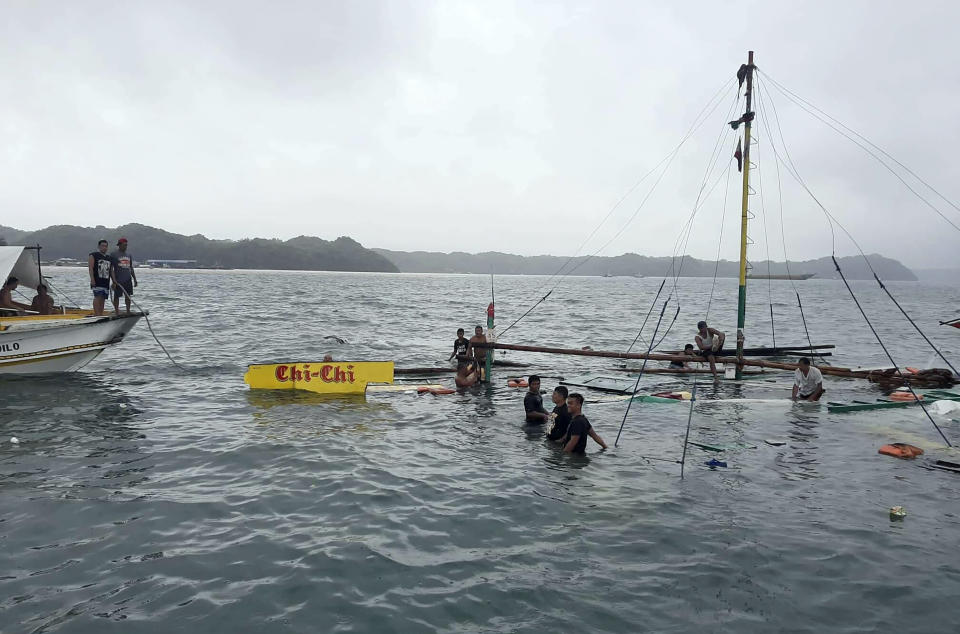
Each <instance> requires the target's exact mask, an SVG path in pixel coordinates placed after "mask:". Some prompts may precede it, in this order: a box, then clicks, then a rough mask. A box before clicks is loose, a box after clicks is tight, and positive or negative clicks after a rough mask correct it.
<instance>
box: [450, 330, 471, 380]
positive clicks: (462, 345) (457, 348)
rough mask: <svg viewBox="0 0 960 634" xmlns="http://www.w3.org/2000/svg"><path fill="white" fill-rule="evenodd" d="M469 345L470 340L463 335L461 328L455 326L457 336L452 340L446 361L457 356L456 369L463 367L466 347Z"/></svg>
mask: <svg viewBox="0 0 960 634" xmlns="http://www.w3.org/2000/svg"><path fill="white" fill-rule="evenodd" d="M469 346H470V340H469V339H467V338H466V337H464V336H463V328H457V338H456V340H455V341H454V342H453V352H451V353H450V358H449V359H447V361H450V360H452V359H453V358H454V357H456V358H457V369H458V370H459V369H460V368H462V367H463V365H464V364H465V363H466V362H467V348H468V347H469Z"/></svg>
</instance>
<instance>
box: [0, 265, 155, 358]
mask: <svg viewBox="0 0 960 634" xmlns="http://www.w3.org/2000/svg"><path fill="white" fill-rule="evenodd" d="M0 273H2V274H3V280H4V281H6V280H7V279H8V278H9V277H11V276H13V277H16V278H17V279H18V280H19V282H20V286H21V287H22V288H24V289H30V293H31V294H32V293H33V289H36V287H37V286H38V285H39V284H40V283H41V281H42V277H43V274H42V272H41V270H40V264H39V248H38V247H23V246H13V247H10V246H4V247H0ZM58 311H59V312H57V313H56V314H54V315H39V314H37V313H32V312H30V311H22V312H25V313H26V314H22V315H21V314H14V313H13V312H12V311H2V312H0V376H2V375H6V374H47V373H58V372H76V371H77V370H79V369H80V368H82V367H83V366H85V365H87V364H88V363H90V362H91V361H93V360H94V359H96V358H97V356H98V355H99V354H100V353H101V352H103V351H104V350H106V349H107V348H108V347H110V346H112V345H115V344H118V343H120V342H121V341H123V338H124V337H125V336H126V335H127V333H128V332H130V330H131V329H132V328H133V327H134V325H136V323H137V322H138V321H140V318H141V317H143V315H144V313H141V312H132V313H130V314H129V315H127V314H126V313H122V314H120V315H113V314H108V315H99V316H98V315H94V314H93V311H92V310H83V309H79V308H65V307H61V308H59V309H58Z"/></svg>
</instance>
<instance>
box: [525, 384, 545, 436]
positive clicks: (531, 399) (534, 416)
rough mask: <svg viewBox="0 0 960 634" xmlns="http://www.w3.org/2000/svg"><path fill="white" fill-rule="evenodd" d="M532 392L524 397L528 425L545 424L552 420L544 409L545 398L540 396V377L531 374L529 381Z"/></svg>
mask: <svg viewBox="0 0 960 634" xmlns="http://www.w3.org/2000/svg"><path fill="white" fill-rule="evenodd" d="M527 385H528V386H529V388H530V391H529V392H527V394H526V396H524V397H523V409H524V411H526V413H527V422H528V423H536V424H540V423H545V422H547V421H548V420H550V414H548V413H547V410H545V409H543V397H542V396H540V377H539V376H537V375H536V374H531V375H530V378H529V379H527Z"/></svg>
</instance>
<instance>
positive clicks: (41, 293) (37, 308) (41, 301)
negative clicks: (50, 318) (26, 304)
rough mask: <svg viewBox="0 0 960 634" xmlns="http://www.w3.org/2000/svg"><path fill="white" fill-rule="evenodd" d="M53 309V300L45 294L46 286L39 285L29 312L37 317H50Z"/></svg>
mask: <svg viewBox="0 0 960 634" xmlns="http://www.w3.org/2000/svg"><path fill="white" fill-rule="evenodd" d="M53 309H54V307H53V298H52V297H51V296H50V295H49V294H48V293H47V285H46V284H39V285H38V286H37V294H36V296H35V297H34V298H33V302H32V303H31V304H30V310H32V311H34V312H35V313H37V314H39V315H52V314H53Z"/></svg>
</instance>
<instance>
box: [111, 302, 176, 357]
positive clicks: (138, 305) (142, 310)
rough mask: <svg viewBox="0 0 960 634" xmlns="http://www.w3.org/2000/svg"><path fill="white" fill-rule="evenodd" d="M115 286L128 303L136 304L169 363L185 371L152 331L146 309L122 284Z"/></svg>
mask: <svg viewBox="0 0 960 634" xmlns="http://www.w3.org/2000/svg"><path fill="white" fill-rule="evenodd" d="M117 288H119V289H120V290H122V291H123V296H124V297H126V298H127V299H129V300H130V303H132V304H133V305H134V306H136V307H137V310H139V311H140V312H141V313H143V320H144V321H145V322H147V330H149V331H150V334H151V335H152V336H153V340H154V341H156V342H157V345H158V346H160V349H161V350H163V353H164V354H165V355H167V358H168V359H170V363H172V364H173V365H174V366H176V367H177V368H178V369H180V370H184V371H186V368H184V367H183V366H182V365H180V364H179V363H177V362H176V360H175V359H174V358H173V357H172V356H171V355H170V352H169V351H168V350H167V347H166V346H165V345H163V343H162V342H161V341H160V338H159V337H157V333H155V332H154V331H153V326H152V325H150V318H149V317H147V311H145V310H144V309H143V308H141V307H140V304H138V303H137V302H136V300H134V299H133V297H131V296H130V294H129V293H127V290H126V289H125V288H123V287H122V286H117Z"/></svg>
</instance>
